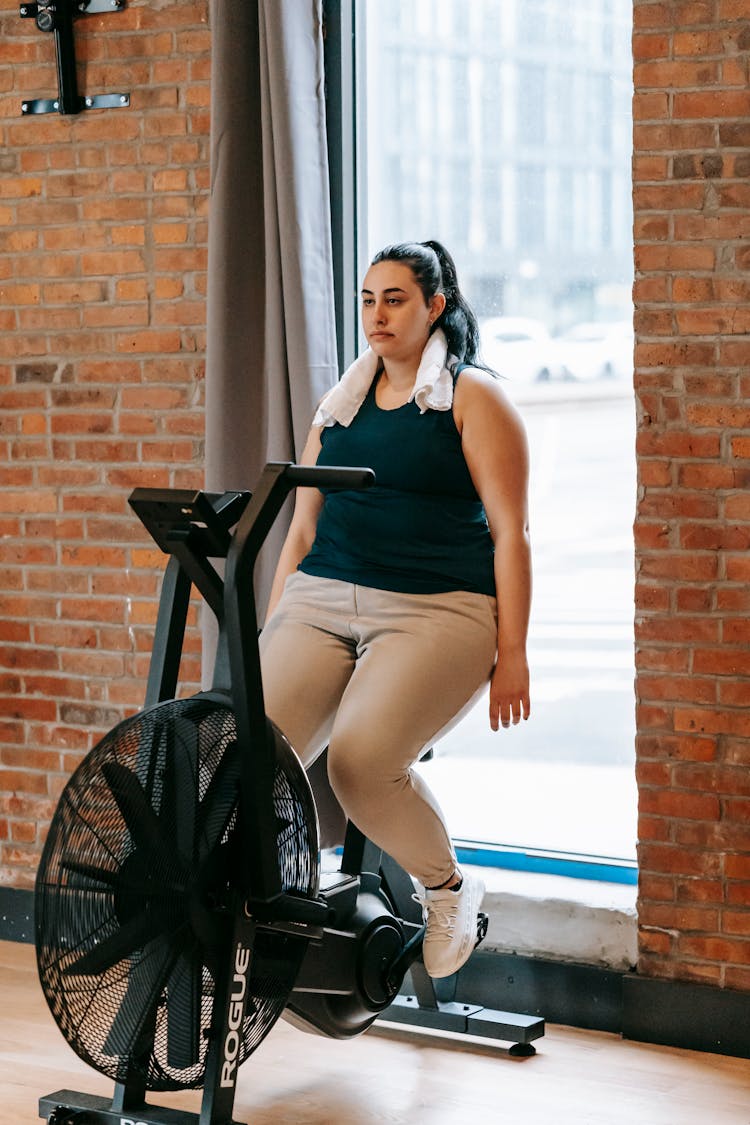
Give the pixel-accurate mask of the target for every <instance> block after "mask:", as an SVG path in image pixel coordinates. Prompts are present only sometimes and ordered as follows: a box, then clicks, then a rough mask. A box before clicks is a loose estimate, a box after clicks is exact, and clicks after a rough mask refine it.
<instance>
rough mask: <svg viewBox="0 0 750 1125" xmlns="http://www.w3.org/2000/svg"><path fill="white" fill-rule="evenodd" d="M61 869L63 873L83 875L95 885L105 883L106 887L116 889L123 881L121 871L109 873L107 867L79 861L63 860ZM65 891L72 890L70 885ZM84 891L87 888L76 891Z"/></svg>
mask: <svg viewBox="0 0 750 1125" xmlns="http://www.w3.org/2000/svg"><path fill="white" fill-rule="evenodd" d="M60 867H61V868H62V870H63V871H66V872H67V871H69V872H70V873H71V874H73V875H83V876H85V877H86V878H87V879H91V880H93V882H95V883H103V884H104V886H105V887H116V886H118V885H119V883H120V880H121V872H119V871H108V870H107V869H106V867H96V866H95V865H94V864H93V863H79V861H78V860H77V859H65V858H63V859H62V860H61V861H60ZM62 889H63V888H62V887H61V890H62ZM65 889H70V888H69V884H68V885H66V887H65ZM83 889H85V888H82V887H77V888H76V890H83Z"/></svg>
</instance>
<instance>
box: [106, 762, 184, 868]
mask: <svg viewBox="0 0 750 1125" xmlns="http://www.w3.org/2000/svg"><path fill="white" fill-rule="evenodd" d="M102 774H103V776H104V778H105V780H106V782H107V784H108V785H109V788H110V789H111V791H112V796H113V797H114V799H115V801H116V802H117V807H118V808H119V810H120V813H121V814H122V818H123V820H124V821H125V824H126V826H127V828H128V831H129V832H130V835H131V836H132V838H133V841H134V842H135V845H136V847H138V848H141V849H143V850H144V851H145V852H147V853H148V854H149V855H167V856H169V858H170V860H171V862H172V863H173V864H174V865H175V866H177V867H178V868H179V867H180V866H181V865H180V863H179V858H178V856H177V855H176V854H175V850H174V847H173V844H172V841H171V840H170V839H169V837H168V836H167V835H165V833H164V832H163V831H162V825H161V824H160V822H159V818H158V817H157V815H156V813H155V812H154V810H153V808H152V807H151V804H150V803H149V800H148V798H147V797H146V794H145V793H144V791H143V788H142V786H141V783H140V781H139V780H138V778H137V777H136V775H135V774H134V773H133V771H132V770H129V769H127V767H126V766H123V765H120V763H119V762H105V763H104V765H103V766H102Z"/></svg>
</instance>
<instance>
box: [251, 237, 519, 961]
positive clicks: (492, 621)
mask: <svg viewBox="0 0 750 1125" xmlns="http://www.w3.org/2000/svg"><path fill="white" fill-rule="evenodd" d="M362 324H363V328H364V332H365V335H366V337H367V341H368V344H369V348H368V350H367V351H366V352H365V353H364V355H362V356H360V358H359V359H358V360H357V361H356V362H355V363H354V364H353V365H352V367H351V368H349V370H348V371H347V372H346V373H345V375H344V376H343V378H342V380H341V382H340V383H339V384H338V385H337V386H336V387H334V388H333V389H332V390H331V391H329V392H328V394H327V395H326V396H325V397H324V398H323V400H322V402H321V403H320V406H319V408H318V411H317V414H316V416H315V418H314V420H313V426H312V429H311V431H310V435H309V438H308V440H307V444H306V446H305V449H304V452H303V454H302V457H301V459H300V460H301V463H302V464H306V465H313V464H320V465H367V466H370V467H372V468H373V469H374V470H375V474H376V483H375V487H374V488H371V489H368V490H366V491H363V492H355V491H326V492H325V493H322V492H319V491H318V490H317V489H300V490H298V492H297V498H296V505H295V511H294V516H293V519H292V523H291V527H290V530H289V533H288V536H287V538H286V541H285V544H284V547H283V549H282V552H281V555H280V559H279V564H278V569H277V572H276V576H275V579H274V583H273V587H272V592H271V599H270V605H269V616H268V620H267V623H266V626H265V628H264V630H263V633H262V634H261V651H262V662H263V680H264V692H265V697H266V710H267V712H268V714H269V715H270V717H271V718H272V719H273V720H274V722H276V723H277V724H278V726H279V727H280V728H281V729H282V730H283V731H284V733H285V734H286V735H287V737H288V738H289V740H290V742H291V744H292V745H293V746H294V747H295V749H296V751H297V753H298V754H299V755H300V757H301V759H302V761H303V762H304V764H305V765H306V766H309V765H310V764H311V763H312V762H313V761H314V760H315V758H316V757H317V756H318V755H319V754H320V752H321V751H322V750H323V748H324V747H325V746H326V745H328V747H329V750H328V773H329V778H330V782H331V785H332V788H333V791H334V793H335V794H336V796H337V798H338V800H339V802H340V803H341V805H342V807H343V809H344V810H345V812H346V814H347V816H348V817H349V818H350V819H351V820H352V821H353V822H354V823H355V824H356V825H357V826H358V828H360V829H361V831H363V832H364V833H365V834H366V835H367V836H369V837H370V839H372V840H373V841H374V843H375V844H376V845H377V846H379V847H382V848H383V849H384V850H385V851H386V852H388V853H389V854H390V855H392V856H393V857H394V858H395V859H396V860H397V861H398V862H399V863H400V864H401V865H402V866H403V867H404V868H405V869H406V870H407V871H409V872H410V874H411V875H412V876H414V877H415V879H417V880H418V881H419V882H420V883H421V884H422V886H423V887H424V888H425V890H424V895H423V896H422V902H423V906H424V910H425V918H426V924H427V930H426V935H425V943H424V954H423V955H424V963H425V967H426V968H427V971H428V972H429V973H430V975H432V976H435V977H441V976H448V975H449V974H451V973H453V972H456V971H457V970H458V969H459V968H460V967H461V965H462V964H463V963H464V962H465V961H466V960H467V958H468V957H469V955H470V954H471V952H472V949H473V948H474V945H475V943H476V915H477V912H478V910H479V907H480V905H481V900H482V895H483V894H484V887H483V885H482V883H481V881H480V880H479V879H478V878H476V877H475V876H474V875H472V874H470V873H468V872H467V873H466V874H462V872H461V871H460V869H459V867H458V864H457V861H456V855H455V852H454V850H453V846H452V844H451V839H450V834H449V832H448V829H447V827H446V825H445V822H444V820H443V817H442V814H441V811H440V809H439V807H438V805H437V802H436V801H435V798H434V797H433V795H432V794H431V793H430V791H429V789H428V788H427V786H426V785H425V784H424V781H423V780H422V778H421V777H420V776H419V774H418V773H417V772H415V771H414V770H413V769H412V766H413V764H414V762H415V761H417V760H418V759H419V757H420V755H421V754H422V752H423V751H424V749H425V748H426V747H428V746H430V745H432V743H433V742H434V741H435V740H436V739H437V738H438V737H439V736H440V735H441V734H442V733H445V731H446V730H447V729H449V727H451V726H453V725H454V724H455V723H456V722H457V721H458V719H459V718H460V717H461V716H462V715H463V714H464V713H465V712H466V711H467V710H468V709H469V708H470V707H471V705H472V703H473V701H474V699H475V698H476V696H477V694H478V693H479V692H481V691H482V689H483V688H485V687H486V685H487V682H488V681H489V683H490V692H489V710H490V714H489V718H490V725H491V727H492V729H493V730H497V729H498V727H499V726H500V725H502V726H503V727H508V726H510V725H511V723H518V722H519V720H520V719H521V717H523V718H524V719H526V718H528V715H529V671H528V664H527V660H526V632H527V626H528V617H529V604H530V596H531V573H530V572H531V567H530V551H529V540H528V528H527V500H526V493H527V476H528V457H527V448H526V440H525V435H524V431H523V427H522V425H521V422H520V420H519V418H518V415H517V413H516V411H515V409H514V408H513V407H512V405H511V404H510V403H509V401H508V399H507V398H506V396H505V394H504V392H503V390H502V387H501V385H500V383H499V381H498V380H497V379H496V378H494V377H493V375H492V373H490V372H488V371H486V370H485V369H483V368H482V367H481V366H479V365H478V362H477V348H478V340H479V334H478V329H477V324H476V320H475V318H474V315H473V313H472V312H471V310H470V308H469V307H468V305H467V304H466V302H465V300H464V298H463V297H462V295H461V293H460V291H459V288H458V283H457V279H456V271H455V266H454V263H453V260H452V258H451V257H450V255H449V254H448V252H447V250H445V248H444V247H443V246H442V245H441V244H440V243H438V242H426V243H405V244H400V245H397V246H392V247H388V248H387V249H385V250H382V251H381V252H380V253H379V254H377V255H376V256H375V258H374V259H373V261H372V264H371V266H370V268H369V270H368V271H367V274H366V276H365V279H364V284H363V288H362ZM466 365H468V366H466Z"/></svg>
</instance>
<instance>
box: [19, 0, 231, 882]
mask: <svg viewBox="0 0 750 1125" xmlns="http://www.w3.org/2000/svg"><path fill="white" fill-rule="evenodd" d="M18 9H19V5H18V0H0V128H1V129H2V148H1V149H0V885H10V886H16V887H27V886H30V885H32V883H33V875H34V870H35V866H36V861H37V857H38V853H39V847H40V840H41V839H42V837H43V832H44V829H45V826H46V822H47V820H48V819H49V817H50V815H51V812H52V810H53V808H54V803H55V799H56V797H57V795H58V793H59V792H60V789H61V787H62V785H63V783H64V781H65V779H66V777H67V776H68V774H69V773H70V771H71V770H72V768H73V767H74V766H75V765H76V763H77V762H78V761H79V760H80V758H81V757H82V755H83V753H84V752H85V751H86V750H87V749H88V748H89V747H90V746H91V745H92V744H93V743H94V742H95V741H96V740H97V739H98V738H99V737H100V736H101V734H102V732H103V731H105V730H108V729H110V727H111V726H112V725H113V724H114V722H115V721H117V720H118V719H120V718H121V717H123V716H124V715H125V714H126V713H129V712H131V711H133V710H134V709H135V708H136V707H137V706H138V705H139V703H141V702H142V700H143V688H144V684H143V676H144V673H145V670H146V666H147V661H148V650H149V646H150V643H151V636H152V632H151V623H152V621H153V619H154V615H155V601H154V598H155V594H156V590H157V584H158V575H159V574H160V573H161V568H162V562H163V559H162V556H161V555H160V554H159V552H158V551H156V550H155V549H154V550H152V549H151V547H150V546H149V542H148V541H147V536H146V534H145V532H142V531H141V529H140V525H139V524H138V522H137V520H135V518H134V517H133V516H132V515H130V514H129V510H128V509H127V505H126V499H127V496H128V494H129V492H130V490H131V489H132V488H133V487H135V486H136V485H159V486H168V485H172V486H176V487H193V486H199V485H200V484H202V480H203V448H202V446H203V369H204V325H205V281H206V275H205V266H206V236H207V218H206V212H207V202H208V179H209V169H208V136H209V111H208V95H209V69H210V49H209V48H210V33H209V30H208V22H207V21H208V0H128V5H127V8H126V9H125V10H124V11H123V12H121V13H112V14H108V15H106V16H86V17H85V18H83V19H81V20H79V21H77V24H76V32H75V38H76V45H77V55H78V59H79V87H80V92H81V93H83V94H97V93H109V92H120V91H127V92H129V93H130V95H131V105H130V108H128V109H109V110H99V111H92V112H88V113H84V114H81V115H79V116H75V117H74V116H71V117H63V116H60V115H58V114H50V115H48V116H34V117H22V116H21V109H20V107H21V100H22V98H23V97H27V98H33V97H49V96H52V95H53V94H55V93H56V90H57V80H56V70H55V61H54V60H55V54H54V42H53V36H51V35H45V34H43V33H41V32H39V31H38V30H37V28H36V26H35V23H34V21H33V20H30V19H25V20H22V19H20V18H19V15H18ZM197 648H198V637H197V635H196V633H195V630H193V632H192V636H191V643H190V649H191V656H190V657H189V663H188V666H186V668H185V675H186V676H187V677H188V678H192V679H193V680H197V678H198V668H197V661H198V657H197Z"/></svg>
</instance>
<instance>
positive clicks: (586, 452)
mask: <svg viewBox="0 0 750 1125" xmlns="http://www.w3.org/2000/svg"><path fill="white" fill-rule="evenodd" d="M357 10H358V11H360V12H361V17H362V18H361V22H360V23H359V24H358V26H357V44H358V51H359V52H360V54H361V55H362V56H366V67H363V68H362V71H363V74H364V73H366V82H365V80H364V78H362V79H361V80H360V84H359V87H358V99H359V107H360V111H361V112H360V114H359V116H358V146H359V147H358V151H359V152H360V153H363V154H364V153H366V161H365V163H366V166H367V167H366V172H365V170H364V168H363V167H362V165H360V166H359V167H358V170H357V176H358V177H359V179H360V180H361V181H363V185H364V183H365V182H366V190H363V191H362V193H361V198H366V201H367V202H366V206H365V207H364V208H361V213H360V220H359V230H358V240H359V266H358V269H359V270H361V268H362V266H363V264H364V263H365V262H366V261H367V260H369V257H371V256H372V254H373V253H374V252H375V251H376V250H377V249H379V248H380V247H381V246H384V245H386V244H387V243H390V242H394V241H399V240H403V239H420V240H421V239H426V238H438V239H440V240H442V241H443V242H445V244H446V245H447V246H448V247H449V249H450V250H451V252H452V253H453V255H454V257H455V259H456V261H457V264H458V267H459V276H460V279H461V282H462V287H463V288H464V290H465V292H466V294H467V296H468V298H469V300H470V301H471V303H472V305H473V307H474V309H475V311H476V313H477V315H478V318H479V320H480V327H481V328H482V341H483V348H484V352H485V357H486V358H487V359H488V361H489V362H491V363H492V364H493V366H495V367H496V368H497V369H498V370H500V371H501V372H502V373H503V374H504V375H506V376H507V382H506V384H505V386H506V389H507V391H508V393H509V394H510V395H511V397H512V398H513V399H514V400H515V401H516V402H517V403H518V406H519V409H520V410H521V412H522V414H523V416H524V419H525V422H526V426H527V430H528V433H529V438H530V444H531V451H532V482H531V506H532V540H533V546H534V560H535V599H534V611H533V617H532V624H531V631H530V657H531V663H532V677H533V681H532V683H533V702H532V706H533V708H534V712H533V717H532V719H531V720H530V722H529V723H527V724H523V725H522V726H521V727H519V728H515V729H513V730H511V731H509V732H500V733H499V734H497V735H493V734H492V732H490V730H489V727H488V724H487V722H486V715H485V704H484V703H481V704H479V705H478V706H477V708H476V709H475V711H474V712H473V713H472V714H471V715H470V716H469V717H468V718H466V719H465V720H464V721H463V722H462V723H461V724H460V725H459V726H458V727H457V728H455V729H454V730H453V731H452V732H451V733H450V734H449V735H448V736H447V737H446V738H444V739H443V740H442V741H441V743H440V744H439V747H438V749H437V752H436V755H435V758H434V760H433V761H431V762H429V763H426V764H425V765H424V766H423V767H420V768H422V769H424V771H425V776H426V778H427V780H428V782H429V784H430V785H431V786H432V787H433V789H434V790H435V792H436V794H437V796H438V798H439V800H440V801H441V803H442V804H443V806H444V807H445V809H446V812H447V814H448V817H449V821H450V823H451V825H452V827H453V829H454V832H455V833H456V835H457V836H458V837H459V838H461V839H463V840H466V841H471V842H473V844H474V845H475V846H476V847H480V848H482V849H483V855H486V856H488V857H490V858H491V857H493V856H494V857H495V858H497V857H498V856H500V857H501V862H502V863H508V864H510V865H516V864H517V863H520V862H521V861H520V860H519V857H520V856H521V857H525V859H524V860H523V862H528V863H530V864H531V865H532V866H533V865H534V863H535V862H537V861H538V862H542V861H543V862H549V863H550V864H552V865H553V868H552V869H559V868H556V867H555V866H554V865H555V864H557V863H558V862H563V859H564V862H565V863H567V864H568V865H573V866H575V865H579V867H580V865H581V864H584V865H585V864H588V867H587V868H586V870H588V871H592V870H593V871H594V872H595V873H596V874H600V873H601V872H602V871H603V870H604V871H606V872H608V873H609V876H610V877H619V876H618V875H614V876H612V872H618V871H619V872H623V873H624V874H622V878H624V879H630V878H631V877H632V871H633V862H634V855H635V818H636V789H635V779H634V769H633V764H634V750H633V744H634V734H635V719H634V710H635V706H634V698H633V687H632V684H633V627H632V622H633V593H632V591H633V549H632V535H631V527H632V519H633V511H634V505H635V463H634V461H635V459H634V451H633V448H634V417H633V415H634V405H633V398H632V328H631V324H632V307H631V297H630V292H631V282H632V236H631V230H632V220H631V214H630V193H629V183H630V158H631V146H630V97H631V87H630V69H631V58H630V52H629V48H628V42H629V31H630V21H631V18H632V6H631V3H630V0H581V3H579V4H576V5H572V6H571V5H570V4H569V2H568V0H502V2H499V0H472V3H471V4H466V3H464V2H463V0H440V3H425V2H424V0H399V2H398V3H390V4H389V6H388V11H389V12H390V17H389V18H388V19H386V18H385V8H384V6H383V5H381V4H379V3H378V4H365V5H361V7H358V8H357ZM384 114H385V119H384ZM530 857H531V858H530ZM602 863H603V866H602ZM578 869H579V868H576V871H578Z"/></svg>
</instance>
